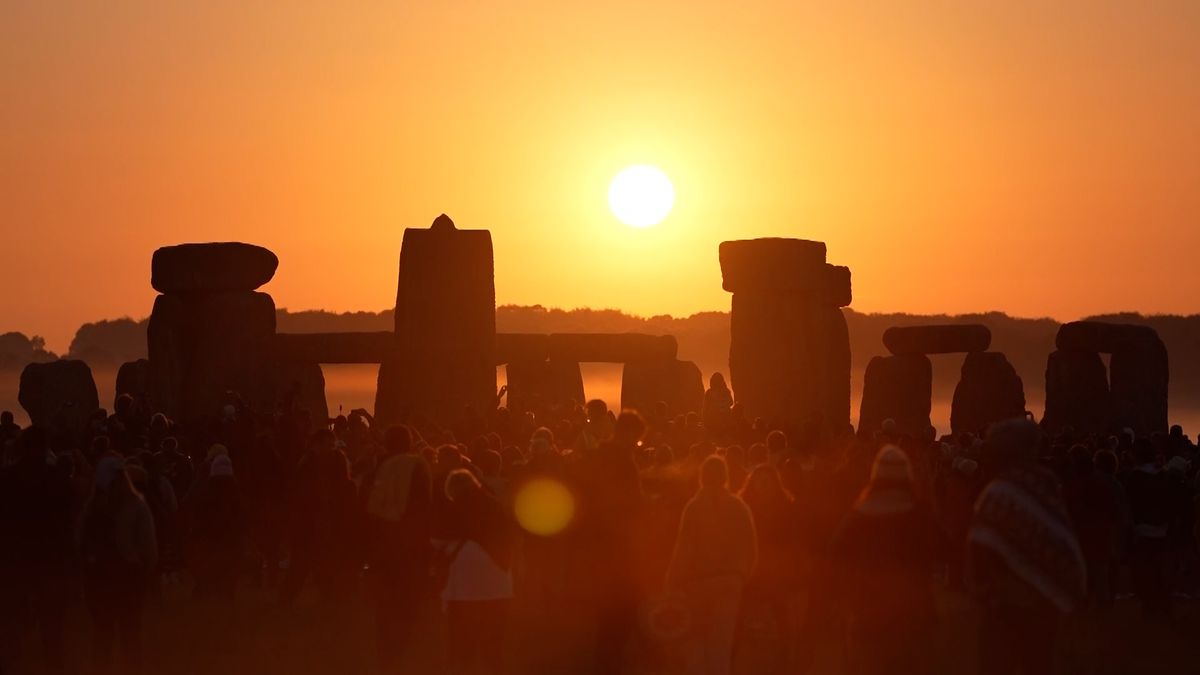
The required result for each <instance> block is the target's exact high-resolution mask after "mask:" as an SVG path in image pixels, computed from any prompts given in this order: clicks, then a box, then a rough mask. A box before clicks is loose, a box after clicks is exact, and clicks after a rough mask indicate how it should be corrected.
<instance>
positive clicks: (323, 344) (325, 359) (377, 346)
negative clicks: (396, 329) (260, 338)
mask: <svg viewBox="0 0 1200 675" xmlns="http://www.w3.org/2000/svg"><path fill="white" fill-rule="evenodd" d="M395 351H396V334H395V333H392V332H388V331H379V332H374V333H276V334H275V335H274V337H272V338H271V346H270V353H271V355H272V356H273V357H274V358H276V359H279V360H280V361H299V362H301V363H318V364H319V363H383V361H384V359H386V358H387V357H388V356H389V355H391V354H392V353H394V352H395Z"/></svg>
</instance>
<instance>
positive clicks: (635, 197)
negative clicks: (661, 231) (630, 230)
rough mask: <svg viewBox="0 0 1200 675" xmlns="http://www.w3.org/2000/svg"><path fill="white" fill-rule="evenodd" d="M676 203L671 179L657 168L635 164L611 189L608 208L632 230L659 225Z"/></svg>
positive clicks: (616, 180)
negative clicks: (633, 228)
mask: <svg viewBox="0 0 1200 675" xmlns="http://www.w3.org/2000/svg"><path fill="white" fill-rule="evenodd" d="M674 204H675V188H674V187H673V186H672V185H671V179H670V178H667V174H665V173H663V172H662V169H659V168H658V167H656V166H650V165H648V164H635V165H633V166H630V167H626V168H624V169H621V171H620V172H619V173H618V174H617V175H616V176H614V177H613V179H612V183H611V184H610V185H609V186H608V206H609V208H611V209H612V212H613V215H615V216H616V217H617V220H619V221H621V222H622V223H625V224H626V225H629V226H630V227H650V226H651V225H657V224H659V223H661V222H662V221H663V218H666V217H667V214H668V213H670V212H671V207H672V206H673V205H674Z"/></svg>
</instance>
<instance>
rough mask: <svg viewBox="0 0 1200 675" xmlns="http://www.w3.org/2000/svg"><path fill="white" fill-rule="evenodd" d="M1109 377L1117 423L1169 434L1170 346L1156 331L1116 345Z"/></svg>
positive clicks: (1142, 432)
mask: <svg viewBox="0 0 1200 675" xmlns="http://www.w3.org/2000/svg"><path fill="white" fill-rule="evenodd" d="M1108 378H1109V384H1110V386H1109V391H1110V392H1111V394H1112V405H1113V416H1114V420H1115V422H1116V426H1118V427H1129V428H1131V429H1133V430H1135V431H1137V432H1138V433H1141V434H1152V433H1166V431H1167V429H1168V426H1169V424H1170V422H1169V420H1168V417H1167V400H1168V391H1167V389H1168V384H1169V383H1170V372H1169V366H1168V362H1167V347H1166V345H1164V344H1163V342H1162V340H1161V339H1159V337H1158V334H1157V333H1155V335H1154V336H1153V337H1152V338H1146V339H1137V340H1128V341H1123V342H1118V343H1117V344H1116V345H1114V346H1113V351H1112V358H1111V359H1110V360H1109V363H1108Z"/></svg>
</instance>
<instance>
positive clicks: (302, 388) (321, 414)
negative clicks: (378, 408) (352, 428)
mask: <svg viewBox="0 0 1200 675" xmlns="http://www.w3.org/2000/svg"><path fill="white" fill-rule="evenodd" d="M271 380H272V381H271V385H272V387H271V388H272V391H273V392H274V395H273V398H274V400H275V403H276V405H277V406H279V407H282V408H285V409H286V408H289V407H291V406H297V407H300V408H303V409H304V410H307V411H308V414H309V416H310V419H311V420H312V424H313V427H314V428H317V427H320V426H322V425H323V424H325V423H326V422H327V421H328V420H329V403H328V401H327V400H326V398H325V372H324V371H322V370H321V364H319V363H313V362H311V361H294V360H277V361H276V362H275V363H274V364H273V367H272V370H271ZM346 412H349V411H346Z"/></svg>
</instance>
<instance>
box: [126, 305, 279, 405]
mask: <svg viewBox="0 0 1200 675" xmlns="http://www.w3.org/2000/svg"><path fill="white" fill-rule="evenodd" d="M274 333H275V303H274V301H273V300H271V296H269V295H267V294H265V293H255V292H253V291H227V292H213V293H191V294H166V295H160V296H158V298H156V299H155V301H154V310H153V312H151V314H150V323H149V326H148V327H147V339H148V343H149V344H148V346H149V355H150V359H149V360H150V395H151V400H152V401H153V403H154V406H155V408H156V409H158V410H160V411H162V412H164V413H166V414H167V415H168V416H170V417H173V418H176V419H180V420H195V419H198V418H205V417H211V416H215V415H216V414H217V413H218V411H219V408H220V405H221V402H222V400H223V398H224V396H225V394H226V392H234V393H236V394H238V395H239V396H241V397H242V399H243V400H245V401H246V402H247V403H248V404H250V405H251V406H252V407H256V408H260V409H262V408H267V407H269V406H270V404H271V402H272V398H273V391H272V390H271V389H272V388H271V386H270V368H271V366H270V364H269V363H268V350H269V345H270V340H271V338H272V336H273V335H274Z"/></svg>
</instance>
